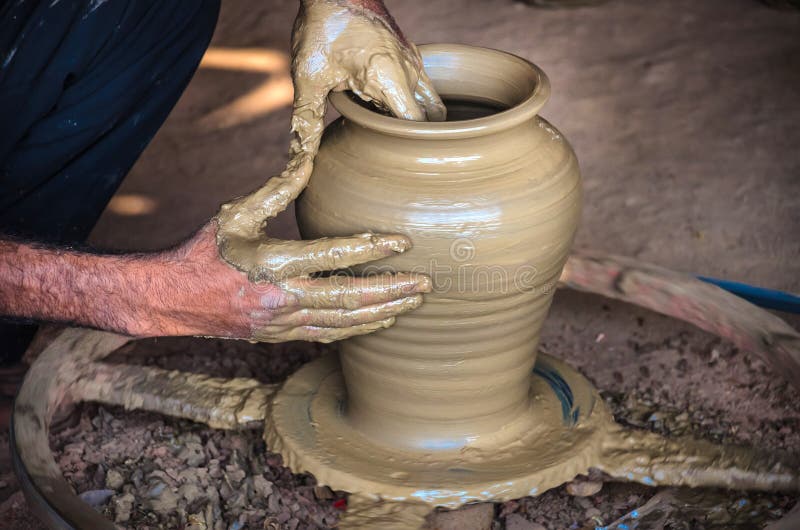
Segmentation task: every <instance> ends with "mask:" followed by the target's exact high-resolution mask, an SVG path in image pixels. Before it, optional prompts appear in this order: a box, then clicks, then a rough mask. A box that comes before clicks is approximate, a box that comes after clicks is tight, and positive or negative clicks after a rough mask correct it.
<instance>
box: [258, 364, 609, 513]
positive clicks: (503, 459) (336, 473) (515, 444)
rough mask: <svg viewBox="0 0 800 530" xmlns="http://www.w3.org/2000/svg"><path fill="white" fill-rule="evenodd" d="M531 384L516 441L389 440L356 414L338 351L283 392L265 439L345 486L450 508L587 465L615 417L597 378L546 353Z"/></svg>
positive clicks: (509, 495)
mask: <svg viewBox="0 0 800 530" xmlns="http://www.w3.org/2000/svg"><path fill="white" fill-rule="evenodd" d="M530 392H531V407H529V408H528V409H527V411H526V412H525V413H524V414H523V416H524V417H521V418H519V420H518V421H515V422H514V426H513V428H514V429H515V430H516V429H517V428H520V427H521V430H519V431H518V432H519V435H518V436H515V437H513V439H512V440H510V441H506V442H496V441H492V440H482V439H479V440H475V441H474V442H473V443H470V444H469V445H467V446H464V447H460V448H455V449H430V450H424V449H419V450H410V449H408V448H402V447H394V446H387V445H385V444H382V443H379V442H377V441H375V440H373V439H371V438H368V437H367V436H365V435H364V434H363V433H361V432H360V431H358V430H356V429H355V427H354V426H352V425H351V424H350V423H349V422H348V419H347V415H346V412H345V403H346V390H345V386H344V380H343V377H342V373H341V368H340V366H339V360H338V356H335V355H334V356H326V357H323V358H320V359H318V360H316V361H314V362H311V363H309V364H307V365H306V366H304V367H303V368H301V369H300V370H299V371H298V372H297V373H296V374H294V375H293V376H291V377H290V378H289V379H288V380H287V381H286V383H285V385H284V386H283V388H282V389H281V390H280V391H279V392H278V393H277V394H276V395H275V397H274V399H273V400H272V403H271V408H270V412H269V416H271V420H272V421H267V422H266V426H267V428H266V429H265V439H266V442H267V445H268V446H269V447H270V449H271V450H272V451H275V452H278V453H280V454H281V455H282V456H283V458H284V462H285V464H286V465H288V466H289V467H290V468H291V469H292V470H293V471H295V472H298V471H308V472H310V473H312V474H314V475H315V477H316V478H317V480H318V481H319V482H320V483H321V484H326V485H328V486H330V487H331V488H333V489H336V490H347V491H350V492H352V493H356V494H359V495H362V496H367V497H371V498H374V499H383V500H391V501H396V502H413V503H424V504H427V505H430V506H444V507H448V508H455V507H458V506H460V505H462V504H464V503H467V502H474V501H489V500H491V501H495V502H497V501H503V500H508V499H514V498H518V497H523V496H527V495H536V494H538V493H542V492H544V491H546V490H548V489H550V488H554V487H557V486H559V485H561V484H563V483H565V482H567V481H569V480H571V479H573V478H574V477H575V476H576V475H578V474H580V473H585V472H586V471H587V470H588V468H589V467H590V466H591V465H592V463H593V462H595V461H596V458H597V455H598V454H599V452H600V451H601V448H602V442H603V440H604V438H605V436H606V434H607V429H608V427H610V426H613V425H614V424H613V419H612V417H611V415H610V413H609V412H608V410H607V409H606V407H605V404H604V403H603V401H602V399H601V398H600V396H599V394H598V393H597V391H596V390H595V389H594V387H593V386H592V385H591V384H590V383H589V381H588V380H586V378H584V377H583V376H582V375H580V374H579V373H578V372H577V371H575V370H574V369H572V368H570V367H569V366H567V365H566V364H565V363H563V362H560V361H557V360H556V359H554V358H553V357H550V356H548V355H544V354H539V357H538V359H537V362H536V366H535V368H534V370H533V373H532V374H531V391H530ZM501 438H506V439H508V436H502V433H501Z"/></svg>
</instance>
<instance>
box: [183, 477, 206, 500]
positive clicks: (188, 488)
mask: <svg viewBox="0 0 800 530" xmlns="http://www.w3.org/2000/svg"><path fill="white" fill-rule="evenodd" d="M178 495H180V496H181V497H183V498H184V499H186V503H187V504H192V503H193V502H194V501H196V500H197V499H199V498H200V497H201V496H202V495H203V492H202V490H200V488H199V487H198V486H197V484H192V483H191V482H189V483H187V484H184V485H182V486H181V487H180V488H178Z"/></svg>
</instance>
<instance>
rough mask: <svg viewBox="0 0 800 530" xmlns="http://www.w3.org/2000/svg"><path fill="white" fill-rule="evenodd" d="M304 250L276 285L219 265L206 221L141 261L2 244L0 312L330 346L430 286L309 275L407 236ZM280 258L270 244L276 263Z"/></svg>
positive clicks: (146, 332)
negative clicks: (336, 249)
mask: <svg viewBox="0 0 800 530" xmlns="http://www.w3.org/2000/svg"><path fill="white" fill-rule="evenodd" d="M305 243H307V244H308V245H307V246H306V252H305V253H304V254H303V257H301V258H300V259H298V260H295V261H294V262H293V265H292V267H291V268H290V269H284V271H283V272H282V273H279V275H281V278H280V279H277V278H276V279H275V281H273V282H260V283H253V282H250V281H249V280H248V279H247V276H246V275H245V274H244V273H242V272H239V271H237V270H235V269H233V268H232V267H230V266H229V265H228V264H227V263H225V262H223V261H222V260H221V259H220V257H219V254H218V251H217V247H216V244H215V240H214V225H213V223H211V224H209V225H207V226H206V227H205V228H203V229H202V230H200V231H199V232H198V233H197V234H195V236H194V237H192V238H191V239H190V240H188V241H187V242H185V243H184V244H182V245H180V246H178V247H176V248H174V249H170V250H167V251H163V252H156V253H148V254H122V255H113V254H90V253H86V252H79V251H73V250H64V249H55V248H48V247H44V246H41V245H33V244H26V243H21V242H17V241H12V240H8V239H0V314H2V315H5V316H11V317H17V318H24V319H32V320H43V321H44V320H46V321H56V322H64V323H70V324H77V325H82V326H87V327H94V328H100V329H106V330H111V331H116V332H119V333H123V334H127V335H132V336H136V337H148V336H162V335H202V336H217V337H229V338H244V339H251V340H260V341H265V342H279V341H285V340H313V341H321V342H329V341H332V340H338V339H341V338H344V337H347V336H352V335H357V334H362V333H368V332H370V331H374V330H376V329H380V328H382V327H386V326H388V325H390V324H391V323H392V322H393V319H394V316H396V315H398V314H400V313H403V312H405V311H408V310H410V309H413V308H415V307H417V306H418V305H419V304H420V303H421V295H420V294H419V293H422V292H426V291H428V290H430V280H429V279H428V278H427V277H425V276H419V275H417V276H415V275H406V274H401V275H396V276H377V277H373V278H363V279H362V278H350V277H334V278H311V277H308V275H307V273H308V272H313V271H314V270H322V269H324V268H337V267H338V266H340V265H342V263H341V262H338V263H337V260H339V258H338V255H337V256H334V257H331V255H330V253H329V252H327V250H328V249H330V248H331V247H332V246H343V245H345V244H348V245H349V248H351V250H352V252H350V253H349V256H350V259H357V260H361V261H367V260H369V259H376V258H379V257H385V256H389V255H392V254H394V253H395V252H400V251H402V250H403V249H405V248H407V246H408V242H407V240H405V238H401V237H387V238H379V237H367V238H361V239H352V240H349V241H348V242H345V241H343V240H339V241H336V240H323V241H322V242H317V243H316V246H314V243H312V242H305ZM267 244H269V243H267ZM285 255H286V249H285V248H284V247H282V246H281V245H276V246H275V248H274V253H273V257H274V260H273V261H274V262H276V263H277V262H280V261H281V260H282V259H283V257H284V256H285ZM344 265H346V263H345V264H344Z"/></svg>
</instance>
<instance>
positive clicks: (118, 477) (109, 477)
mask: <svg viewBox="0 0 800 530" xmlns="http://www.w3.org/2000/svg"><path fill="white" fill-rule="evenodd" d="M123 484H125V478H124V477H123V476H122V473H120V472H119V471H117V470H116V469H109V470H108V473H106V487H107V488H110V489H112V490H118V489H120V488H121V487H122V485H123Z"/></svg>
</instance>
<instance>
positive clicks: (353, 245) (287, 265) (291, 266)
mask: <svg viewBox="0 0 800 530" xmlns="http://www.w3.org/2000/svg"><path fill="white" fill-rule="evenodd" d="M410 248H411V240H409V239H408V238H407V237H405V236H401V235H382V234H359V235H355V236H352V237H334V238H323V239H316V240H314V241H284V240H269V241H266V242H265V243H264V245H263V246H262V247H261V249H262V250H261V252H262V253H263V255H264V256H263V259H262V260H260V261H261V263H260V266H262V267H264V268H265V269H267V270H269V271H271V273H272V278H273V281H277V280H283V279H285V278H291V277H293V276H308V275H311V274H314V273H316V272H321V271H330V270H336V269H344V268H347V267H352V266H353V265H358V264H360V263H366V262H369V261H374V260H378V259H382V258H386V257H389V256H393V255H394V254H399V253H401V252H405V251H406V250H408V249H410Z"/></svg>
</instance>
